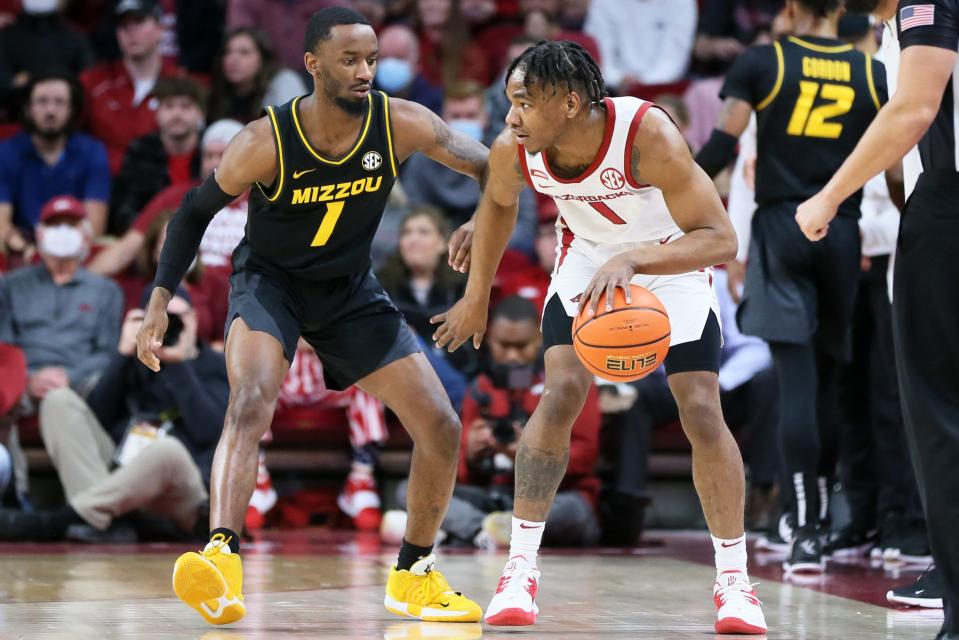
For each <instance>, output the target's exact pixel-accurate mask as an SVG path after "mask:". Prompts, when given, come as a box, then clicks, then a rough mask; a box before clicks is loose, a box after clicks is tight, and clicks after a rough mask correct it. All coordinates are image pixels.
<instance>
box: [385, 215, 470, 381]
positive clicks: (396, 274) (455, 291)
mask: <svg viewBox="0 0 959 640" xmlns="http://www.w3.org/2000/svg"><path fill="white" fill-rule="evenodd" d="M448 237H449V223H448V222H447V220H446V218H445V217H444V216H443V214H442V213H441V212H440V211H438V210H437V209H435V208H433V207H429V206H419V207H414V208H413V209H412V210H411V211H410V212H409V213H408V214H407V215H406V217H405V218H403V222H402V223H401V224H400V232H399V247H398V249H397V251H396V253H395V254H393V255H392V256H391V257H390V258H388V259H387V261H386V264H384V266H383V268H382V269H380V271H379V273H378V274H377V277H378V278H379V280H380V282H382V284H383V288H384V289H386V291H387V293H389V294H390V298H391V299H392V300H393V304H395V305H396V307H397V308H398V309H399V310H400V312H402V314H403V316H404V317H405V318H406V322H407V324H409V326H410V328H411V329H413V332H414V333H415V334H416V335H417V336H418V337H419V338H421V339H422V340H423V342H421V345H422V346H424V350H426V351H429V352H431V353H432V355H434V356H436V357H437V358H438V359H440V360H442V361H443V362H445V363H446V364H448V365H452V367H453V368H454V369H455V370H457V371H459V372H460V373H461V374H463V375H466V376H471V375H472V374H473V373H475V371H476V366H477V363H476V354H475V352H474V351H472V350H468V349H459V350H457V351H455V352H453V353H447V352H445V351H443V350H442V349H440V350H437V349H436V348H435V346H434V345H433V344H432V341H430V337H431V336H432V335H433V325H431V324H430V318H432V317H433V316H435V315H436V314H438V313H443V312H444V311H446V310H447V309H449V308H450V306H452V304H453V303H454V302H455V301H456V300H458V299H459V298H460V296H461V295H462V293H463V290H464V287H465V285H466V279H465V278H464V277H463V276H462V275H461V274H459V273H457V272H456V271H453V269H452V268H451V267H450V266H449V265H448V264H447V261H446V259H445V255H446V241H447V238H448ZM454 378H455V376H454ZM440 379H441V380H442V381H443V382H444V388H445V389H446V390H447V393H449V394H450V396H451V397H453V396H454V395H455V394H454V393H453V392H452V391H451V389H452V388H455V387H456V386H458V385H457V382H458V381H456V380H454V382H453V387H452V388H451V387H450V386H448V385H447V384H446V382H447V380H446V378H444V377H441V378H440Z"/></svg>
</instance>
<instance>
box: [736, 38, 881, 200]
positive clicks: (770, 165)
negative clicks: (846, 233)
mask: <svg viewBox="0 0 959 640" xmlns="http://www.w3.org/2000/svg"><path fill="white" fill-rule="evenodd" d="M886 93H887V92H886V72H885V68H884V67H883V65H882V64H881V63H879V62H877V61H876V60H874V59H872V57H871V56H869V55H868V54H864V53H862V52H860V51H857V50H856V49H855V48H854V47H853V46H852V45H849V44H844V43H842V42H840V41H838V40H831V39H826V38H814V37H809V36H803V37H801V38H800V37H795V36H788V37H786V38H783V39H781V40H779V41H777V42H774V43H773V44H772V45H761V46H756V47H751V48H750V49H748V50H747V51H746V52H745V53H743V55H741V56H740V57H739V59H737V60H736V63H735V64H734V65H733V68H732V69H731V70H730V72H729V74H728V75H727V76H726V80H725V82H724V83H723V88H722V91H721V95H722V97H723V98H727V97H733V98H739V99H741V100H746V101H747V102H749V103H750V104H752V105H753V108H754V109H755V111H756V122H757V127H758V129H757V156H756V202H757V203H758V204H759V205H767V204H772V203H776V202H784V201H793V202H801V201H803V200H805V199H807V198H809V197H811V196H813V195H815V194H816V193H817V192H819V191H820V190H821V189H822V187H824V186H825V185H826V183H827V182H828V181H829V179H830V178H832V176H833V174H834V173H835V172H836V170H838V169H839V167H840V166H841V165H842V163H843V161H845V159H846V157H847V156H849V155H850V154H851V153H852V151H853V149H854V148H855V147H856V144H857V143H858V142H859V139H860V138H861V137H862V135H863V134H864V133H865V132H866V129H867V128H868V127H869V124H870V123H871V122H872V119H873V118H874V117H875V116H876V113H878V111H879V109H880V107H881V106H882V105H883V104H884V103H885V102H886ZM861 202H862V191H859V192H857V193H856V194H854V195H853V196H851V197H850V198H849V199H848V200H846V201H845V202H843V203H842V205H841V206H840V207H839V213H840V215H846V216H852V217H855V218H858V217H859V215H860V213H859V207H860V203H861Z"/></svg>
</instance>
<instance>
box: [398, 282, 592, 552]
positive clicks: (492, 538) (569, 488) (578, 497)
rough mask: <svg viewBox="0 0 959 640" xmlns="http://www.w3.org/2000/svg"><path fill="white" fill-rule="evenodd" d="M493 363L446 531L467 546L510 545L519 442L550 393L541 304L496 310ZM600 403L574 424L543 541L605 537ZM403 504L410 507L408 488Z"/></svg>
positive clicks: (471, 400) (473, 410)
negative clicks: (598, 507) (599, 503)
mask: <svg viewBox="0 0 959 640" xmlns="http://www.w3.org/2000/svg"><path fill="white" fill-rule="evenodd" d="M486 346H487V350H488V364H487V368H486V372H485V373H483V374H481V375H480V376H479V377H478V378H477V379H476V380H475V381H474V382H473V384H472V385H471V386H470V389H469V391H468V392H467V394H466V398H465V399H464V401H463V410H462V421H463V440H462V443H461V444H460V468H459V478H458V480H459V482H458V483H457V485H456V488H455V489H454V490H453V499H452V501H451V502H450V506H449V510H448V511H447V512H446V516H445V517H444V518H443V524H442V525H441V528H442V530H443V531H444V532H446V534H447V536H449V538H451V539H453V540H454V541H456V542H458V543H460V544H463V543H465V544H476V545H478V546H485V547H497V546H499V547H501V546H506V545H508V544H509V534H510V526H511V525H510V511H511V510H512V499H513V464H514V461H515V459H516V449H517V445H518V442H519V436H520V434H521V433H522V430H523V428H524V426H525V424H526V420H527V419H528V418H529V416H530V415H531V414H532V412H533V410H534V409H535V408H536V405H537V404H538V403H539V398H540V396H541V395H542V393H543V384H542V383H543V369H542V336H541V334H540V331H539V313H538V312H537V310H536V306H535V305H534V304H533V303H532V302H530V301H529V300H526V299H524V298H519V297H511V298H506V299H504V300H503V301H502V302H500V303H499V305H497V307H496V308H495V309H494V311H493V313H492V316H491V318H490V325H489V330H488V332H487V334H486ZM599 423H600V416H599V399H598V394H597V392H596V389H595V387H594V388H592V389H590V392H589V395H588V396H587V398H586V404H585V406H584V407H583V411H582V413H580V415H579V417H578V418H577V419H576V422H575V423H574V424H573V430H572V440H571V442H570V450H569V464H568V466H567V468H566V476H565V477H564V479H563V482H562V484H561V485H560V488H559V491H558V492H557V494H556V499H555V500H554V502H553V505H552V507H551V508H550V512H549V515H548V516H547V519H546V522H547V526H546V529H545V533H544V534H543V535H544V538H543V543H544V544H547V545H555V546H589V545H592V544H594V543H595V542H596V541H597V540H598V539H599V524H598V522H597V519H596V514H595V512H594V505H595V502H596V497H597V494H598V489H599V479H598V478H597V477H596V475H595V473H594V467H595V466H596V460H597V457H598V455H599V426H600V425H599ZM397 502H398V503H399V504H400V505H405V504H406V483H405V482H404V483H402V484H401V485H400V487H399V488H398V496H397Z"/></svg>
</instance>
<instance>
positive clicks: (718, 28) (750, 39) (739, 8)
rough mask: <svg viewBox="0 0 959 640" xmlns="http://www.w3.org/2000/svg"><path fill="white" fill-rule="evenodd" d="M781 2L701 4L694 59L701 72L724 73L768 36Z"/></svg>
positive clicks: (728, 0) (726, 0)
mask: <svg viewBox="0 0 959 640" xmlns="http://www.w3.org/2000/svg"><path fill="white" fill-rule="evenodd" d="M782 5H783V1H782V0H710V1H709V2H705V3H703V12H702V15H701V16H700V20H699V28H698V33H697V36H696V42H695V45H694V48H693V56H694V57H695V59H696V60H697V61H698V62H699V63H700V70H701V71H702V72H704V73H708V74H711V75H716V74H721V73H723V72H724V71H725V70H726V69H727V68H728V67H729V66H730V65H731V64H732V62H733V60H735V59H736V58H737V57H738V56H739V54H740V53H742V52H743V51H745V50H746V47H748V46H749V45H751V44H755V43H756V42H757V41H758V40H759V39H760V38H763V37H764V36H767V35H768V33H769V30H770V29H771V28H772V24H773V21H774V20H775V18H776V14H777V13H779V11H780V9H782Z"/></svg>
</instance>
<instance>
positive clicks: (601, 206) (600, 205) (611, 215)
mask: <svg viewBox="0 0 959 640" xmlns="http://www.w3.org/2000/svg"><path fill="white" fill-rule="evenodd" d="M589 206H591V207H592V208H594V209H596V211H598V212H599V215H601V216H603V217H604V218H606V219H607V220H609V221H610V222H612V223H613V224H626V221H625V220H623V219H622V218H620V217H619V216H618V215H616V212H615V211H613V210H612V209H610V208H609V205H607V204H606V203H604V202H590V203H589Z"/></svg>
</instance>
